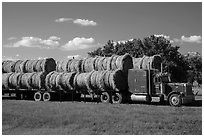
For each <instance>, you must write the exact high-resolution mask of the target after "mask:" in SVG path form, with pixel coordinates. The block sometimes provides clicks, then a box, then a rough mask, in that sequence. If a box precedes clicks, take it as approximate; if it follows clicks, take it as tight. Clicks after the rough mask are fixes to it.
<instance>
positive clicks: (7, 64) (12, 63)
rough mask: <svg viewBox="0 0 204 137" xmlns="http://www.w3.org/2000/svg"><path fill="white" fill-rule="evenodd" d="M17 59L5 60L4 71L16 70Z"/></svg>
mask: <svg viewBox="0 0 204 137" xmlns="http://www.w3.org/2000/svg"><path fill="white" fill-rule="evenodd" d="M15 63H16V62H15V61H11V60H6V61H4V62H3V64H2V65H3V66H2V69H3V70H2V71H3V73H10V72H14V70H15Z"/></svg>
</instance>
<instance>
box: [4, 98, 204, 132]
mask: <svg viewBox="0 0 204 137" xmlns="http://www.w3.org/2000/svg"><path fill="white" fill-rule="evenodd" d="M2 134H3V135H5V134H10V135H11V134H31V135H35V134H60V135H62V134H72V135H76V134H77V135H81V134H86V135H87V134H95V135H101V134H109V135H113V134H114V135H117V134H128V135H131V134H136V135H141V134H145V135H148V134H165V135H169V134H171V135H173V134H190V135H191V134H199V135H201V134H202V106H201V104H199V105H195V106H183V107H180V108H175V107H170V106H168V105H158V104H152V105H147V104H117V105H116V104H102V103H99V104H97V103H92V102H87V103H84V102H34V101H24V100H21V101H20V100H3V101H2Z"/></svg>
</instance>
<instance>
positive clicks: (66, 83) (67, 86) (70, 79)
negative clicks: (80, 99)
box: [60, 72, 77, 91]
mask: <svg viewBox="0 0 204 137" xmlns="http://www.w3.org/2000/svg"><path fill="white" fill-rule="evenodd" d="M76 74H77V73H76V72H70V73H63V74H62V76H61V83H60V85H61V87H62V89H64V90H65V91H67V90H73V89H75V83H74V78H75V75H76Z"/></svg>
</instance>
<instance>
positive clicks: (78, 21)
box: [73, 19, 97, 26]
mask: <svg viewBox="0 0 204 137" xmlns="http://www.w3.org/2000/svg"><path fill="white" fill-rule="evenodd" d="M73 23H75V24H79V25H82V26H96V25H97V23H96V22H94V21H92V20H91V21H90V20H87V19H76V20H74V21H73Z"/></svg>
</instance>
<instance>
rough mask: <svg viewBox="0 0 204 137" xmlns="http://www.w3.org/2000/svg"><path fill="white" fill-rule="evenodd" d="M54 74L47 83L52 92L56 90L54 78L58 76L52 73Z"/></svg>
mask: <svg viewBox="0 0 204 137" xmlns="http://www.w3.org/2000/svg"><path fill="white" fill-rule="evenodd" d="M53 72H54V73H53V74H52V75H51V76H50V79H49V80H50V82H49V84H50V85H49V87H50V88H51V89H52V90H56V89H57V88H56V87H57V86H56V77H57V75H58V74H59V72H56V71H53Z"/></svg>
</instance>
